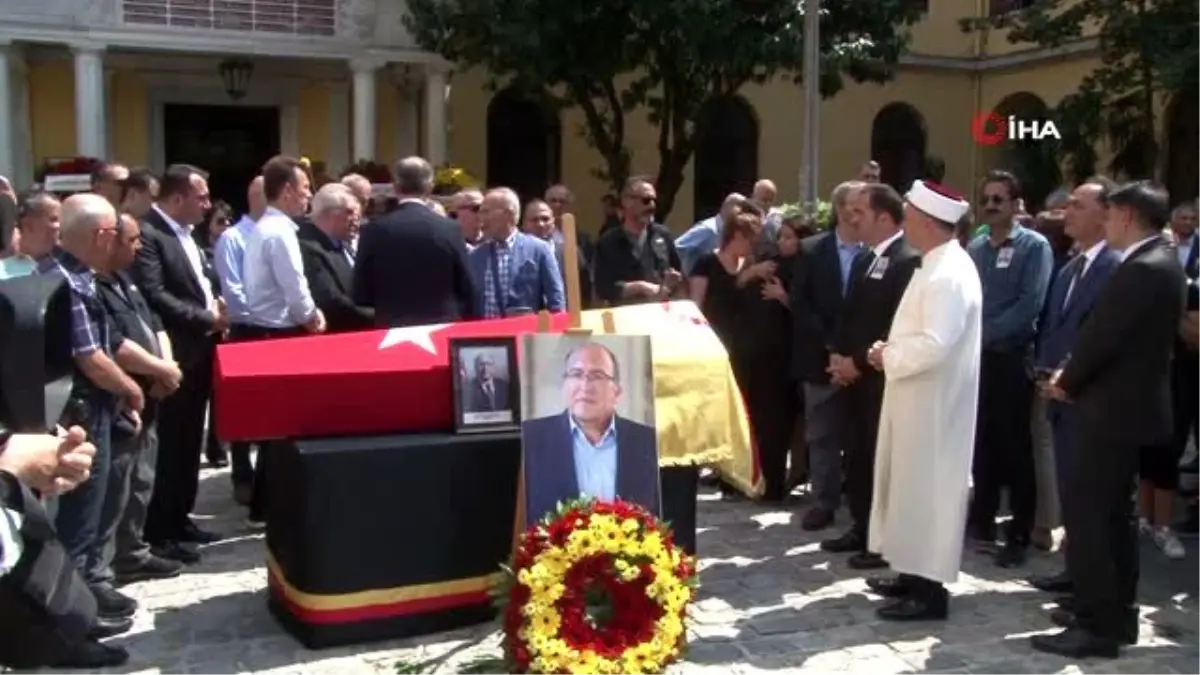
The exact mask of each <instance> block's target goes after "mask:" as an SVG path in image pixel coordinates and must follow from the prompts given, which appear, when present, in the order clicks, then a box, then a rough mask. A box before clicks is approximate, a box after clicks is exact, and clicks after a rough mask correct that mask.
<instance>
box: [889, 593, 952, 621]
mask: <svg viewBox="0 0 1200 675" xmlns="http://www.w3.org/2000/svg"><path fill="white" fill-rule="evenodd" d="M948 613H949V608H948V607H947V606H946V601H945V600H943V601H941V602H931V601H929V600H925V599H923V598H918V597H916V596H908V597H903V598H896V599H895V600H892V601H891V602H889V603H888V604H886V605H884V606H883V607H880V608H879V609H877V610H875V616H878V617H879V618H881V619H883V620H885V621H933V620H936V619H944V618H946V615H947V614H948Z"/></svg>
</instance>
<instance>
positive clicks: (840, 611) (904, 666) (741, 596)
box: [111, 470, 1200, 675]
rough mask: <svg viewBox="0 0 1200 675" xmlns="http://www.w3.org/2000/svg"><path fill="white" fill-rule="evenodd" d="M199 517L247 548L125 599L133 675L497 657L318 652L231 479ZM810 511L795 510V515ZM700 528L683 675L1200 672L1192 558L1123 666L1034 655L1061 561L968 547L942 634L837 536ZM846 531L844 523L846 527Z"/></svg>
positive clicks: (757, 511) (1178, 565) (734, 510)
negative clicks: (1044, 579) (281, 588)
mask: <svg viewBox="0 0 1200 675" xmlns="http://www.w3.org/2000/svg"><path fill="white" fill-rule="evenodd" d="M198 511H199V513H198V517H199V518H200V519H201V522H203V523H204V526H205V527H206V528H210V529H213V530H215V531H218V532H223V533H234V534H235V538H233V539H231V540H225V541H222V542H220V543H217V544H213V545H210V546H207V547H204V549H203V551H204V554H205V559H204V560H203V562H201V563H200V564H199V565H197V566H194V567H190V568H188V569H187V570H186V571H185V573H184V574H183V575H181V576H180V577H178V578H176V579H168V580H163V581H154V582H145V583H139V584H133V585H131V586H128V587H126V588H125V591H126V592H129V593H130V594H131V595H133V596H134V597H136V598H137V599H138V600H139V601H140V602H141V603H142V606H143V610H142V611H140V612H139V613H138V615H137V616H136V617H135V623H134V630H133V631H132V632H131V633H129V634H126V635H123V636H120V637H117V638H113V639H112V640H111V642H112V644H117V645H121V646H124V647H126V648H127V649H129V651H130V653H131V655H132V658H131V661H130V663H129V664H128V665H127V666H126V667H124V668H122V669H121V670H120V672H122V673H159V672H161V673H200V672H208V673H256V674H262V673H271V674H273V675H291V674H296V675H299V674H301V673H305V674H308V673H331V674H333V675H339V674H341V673H347V674H349V673H394V672H395V667H396V664H397V662H400V661H405V662H410V663H423V662H427V661H430V660H435V661H436V672H438V673H443V672H445V673H450V672H455V670H456V669H457V668H458V667H460V666H461V665H463V664H464V663H467V662H469V661H471V660H473V659H475V658H477V657H480V656H492V655H495V654H496V653H497V645H498V639H499V634H498V632H497V630H496V627H495V625H492V624H485V625H480V626H472V627H466V628H463V629H459V630H454V631H449V632H446V633H440V634H435V635H426V636H421V637H417V638H407V639H400V640H389V641H384V642H380V643H375V644H368V645H355V646H350V647H341V648H336V649H327V650H321V651H309V650H307V649H304V648H303V647H302V646H301V645H299V643H297V642H296V641H295V640H293V639H292V638H291V637H290V636H288V635H287V634H286V633H284V632H283V630H282V629H281V628H280V627H279V626H278V624H277V623H276V622H275V620H274V619H273V618H272V617H271V616H270V614H269V613H268V612H267V608H266V599H265V588H266V571H265V568H264V566H263V564H264V563H263V561H264V551H263V546H264V538H263V535H262V533H261V532H249V531H246V530H245V528H244V527H243V526H242V525H241V524H240V517H241V516H242V515H243V511H242V510H241V509H240V508H238V507H235V506H234V505H233V502H232V499H231V495H230V489H229V478H228V475H227V470H226V471H217V472H214V471H209V470H205V472H204V474H203V481H202V484H201V496H200V502H199V506H198ZM798 511H799V509H797V512H798ZM698 516H699V521H700V526H701V528H702V532H701V534H700V536H699V547H700V558H701V560H700V563H701V564H700V567H701V574H700V581H701V588H700V593H699V600H698V601H697V602H696V603H695V604H694V605H693V607H692V608H691V617H692V620H691V622H690V625H689V630H688V638H689V654H688V657H687V661H685V662H683V663H680V664H676V665H675V666H673V667H672V668H671V670H670V672H671V673H688V674H693V673H694V674H696V675H709V674H712V675H717V674H718V673H721V674H725V673H730V672H732V673H735V674H737V675H758V674H760V673H779V672H786V673H801V674H802V673H850V674H857V673H863V674H864V675H866V674H868V673H869V674H871V675H875V674H877V673H907V672H931V673H937V672H958V673H962V672H979V673H983V672H991V673H1024V672H1043V673H1056V672H1070V673H1076V672H1089V673H1093V672H1094V673H1136V672H1169V673H1196V672H1197V670H1198V668H1197V666H1198V665H1200V663H1198V661H1200V656H1198V647H1197V637H1196V633H1197V631H1196V625H1195V621H1196V620H1195V617H1196V615H1197V603H1196V597H1197V586H1198V585H1200V583H1198V582H1197V576H1198V575H1197V570H1196V555H1195V544H1194V543H1190V542H1189V543H1188V544H1187V546H1188V547H1189V551H1190V553H1189V558H1188V559H1187V560H1185V561H1182V562H1174V561H1165V560H1163V559H1162V556H1161V555H1160V554H1158V553H1156V551H1155V550H1154V549H1153V548H1152V547H1151V548H1144V549H1143V561H1144V564H1143V575H1142V579H1141V581H1142V588H1141V593H1140V597H1141V599H1142V601H1143V602H1144V603H1145V604H1144V607H1143V623H1142V641H1141V644H1140V645H1139V646H1138V647H1135V648H1132V649H1129V650H1126V656H1125V657H1124V658H1122V659H1118V660H1115V661H1089V662H1084V663H1079V664H1077V663H1072V662H1070V661H1069V660H1067V659H1061V658H1058V657H1053V656H1049V655H1044V654H1037V653H1035V652H1033V651H1032V650H1030V648H1029V646H1028V641H1027V639H1026V636H1027V635H1028V634H1030V633H1031V632H1038V631H1048V630H1050V629H1051V625H1050V622H1049V620H1048V617H1047V616H1046V615H1047V611H1046V610H1047V608H1048V606H1049V603H1050V601H1051V600H1052V598H1051V597H1050V596H1048V595H1046V594H1043V593H1038V592H1036V591H1034V590H1033V589H1031V588H1030V587H1029V586H1028V585H1027V584H1026V583H1024V582H1023V581H1022V579H1023V578H1024V577H1026V576H1029V575H1033V574H1050V573H1054V572H1055V571H1057V570H1058V569H1059V568H1060V567H1061V560H1060V559H1059V558H1058V557H1057V556H1049V555H1034V556H1031V558H1030V560H1029V563H1028V564H1027V565H1026V566H1025V568H1023V569H1021V570H1014V571H1008V570H1001V569H999V568H997V567H995V565H994V564H993V562H992V560H991V558H990V556H989V555H987V554H985V553H981V552H979V551H975V550H971V549H968V550H966V551H964V554H963V573H962V575H961V576H960V578H959V580H958V582H956V583H955V584H953V585H952V586H951V590H952V593H953V594H954V597H953V599H952V601H951V614H950V618H949V620H947V621H945V622H920V623H889V622H884V621H880V620H879V619H878V618H877V617H876V616H875V608H876V607H877V606H878V605H879V604H880V603H881V602H882V600H881V599H880V598H878V597H876V596H874V595H871V594H868V593H867V590H866V586H865V583H864V578H865V576H866V575H863V574H861V573H858V572H856V571H854V570H850V569H849V568H848V567H847V566H846V560H845V556H840V555H833V554H829V553H826V552H823V551H820V550H819V546H818V544H819V542H820V540H821V539H823V538H826V537H828V536H830V534H831V532H829V531H827V532H821V533H810V532H804V531H803V530H801V529H800V527H799V525H798V519H797V518H796V517H795V513H792V512H791V511H789V509H780V508H777V507H772V508H760V507H758V506H756V505H754V504H753V503H750V502H729V501H721V500H720V499H718V498H715V495H714V494H712V493H709V492H705V493H703V494H702V495H701V499H700V504H699V508H698ZM843 520H844V519H843Z"/></svg>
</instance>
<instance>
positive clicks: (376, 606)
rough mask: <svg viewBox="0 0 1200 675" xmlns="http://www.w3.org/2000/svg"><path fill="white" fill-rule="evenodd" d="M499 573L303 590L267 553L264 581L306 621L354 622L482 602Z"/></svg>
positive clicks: (277, 597)
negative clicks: (342, 589)
mask: <svg viewBox="0 0 1200 675" xmlns="http://www.w3.org/2000/svg"><path fill="white" fill-rule="evenodd" d="M498 574H499V573H496V574H487V575H484V576H479V577H468V578H466V579H454V580H452V581H439V582H435V583H430V584H415V585H412V586H398V587H396V588H380V589H372V590H367V591H357V592H354V593H336V594H316V593H305V592H304V591H301V590H298V589H296V588H295V587H293V586H292V585H291V584H290V583H288V580H287V579H286V578H285V577H284V575H283V571H282V570H281V569H280V568H279V564H278V563H277V562H275V558H274V556H272V555H271V554H270V553H269V552H268V553H267V585H268V588H269V589H270V593H271V595H273V596H274V597H275V598H276V599H278V600H279V601H280V602H281V603H282V604H283V606H284V608H286V609H287V611H288V613H289V614H291V615H292V616H294V617H295V618H296V619H298V620H300V621H302V622H304V623H308V624H339V623H358V622H362V621H374V620H379V619H390V618H394V617H400V616H410V615H414V614H424V613H426V612H437V611H441V610H445V609H453V608H456V607H468V606H471V605H485V604H488V603H490V602H491V601H492V598H491V595H490V593H489V591H490V589H491V588H492V585H493V584H494V583H495V582H496V579H497V577H498Z"/></svg>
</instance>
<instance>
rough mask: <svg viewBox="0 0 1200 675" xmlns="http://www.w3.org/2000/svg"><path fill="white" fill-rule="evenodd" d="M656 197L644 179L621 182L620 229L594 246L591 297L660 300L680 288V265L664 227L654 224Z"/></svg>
mask: <svg viewBox="0 0 1200 675" xmlns="http://www.w3.org/2000/svg"><path fill="white" fill-rule="evenodd" d="M657 208H658V193H657V192H656V191H655V189H654V183H652V182H651V181H650V179H649V178H647V177H645V176H634V177H632V178H630V179H629V180H627V181H625V186H624V187H623V188H622V190H621V227H619V228H615V229H611V230H609V231H608V232H605V233H604V235H603V236H602V237H600V241H599V242H598V243H597V244H596V257H595V276H596V294H597V295H598V296H600V299H601V300H603V301H604V302H606V303H608V304H610V305H636V304H639V303H643V302H654V301H656V300H666V299H668V298H670V297H671V296H672V295H674V294H675V293H676V292H677V291H678V290H679V289H680V288H681V283H682V281H683V275H682V274H681V273H680V272H679V270H680V268H682V266H683V265H682V263H681V262H680V261H679V253H678V251H676V250H675V241H674V238H673V237H672V236H671V231H670V230H668V229H667V228H666V226H664V225H662V224H660V223H657V222H655V220H654V215H655V211H656V210H657Z"/></svg>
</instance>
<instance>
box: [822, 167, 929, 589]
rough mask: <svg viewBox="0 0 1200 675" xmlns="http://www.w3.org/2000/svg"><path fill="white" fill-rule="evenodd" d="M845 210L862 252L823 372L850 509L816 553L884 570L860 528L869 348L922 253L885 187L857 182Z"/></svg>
mask: <svg viewBox="0 0 1200 675" xmlns="http://www.w3.org/2000/svg"><path fill="white" fill-rule="evenodd" d="M846 207H847V209H848V210H849V213H850V217H851V220H852V222H853V223H854V228H855V231H856V232H857V233H858V235H859V237H860V238H861V240H862V243H863V244H864V245H865V246H867V247H869V248H868V249H867V251H866V252H865V253H864V254H863V255H860V256H858V258H857V259H856V260H855V262H854V267H853V269H852V270H851V272H850V275H851V284H850V290H849V293H848V295H847V296H846V302H845V303H844V304H843V306H842V315H841V318H840V319H839V321H838V326H837V329H836V332H835V333H834V339H833V349H831V351H832V352H833V353H832V354H831V355H830V357H829V367H828V368H827V371H828V372H829V375H830V377H831V378H832V383H833V384H834V385H835V386H838V387H841V388H842V394H841V395H842V396H843V398H844V401H843V406H842V410H841V413H842V415H841V425H840V430H841V439H842V443H843V447H844V449H845V465H844V467H843V468H844V471H845V474H846V481H845V484H846V499H847V501H848V502H849V503H850V517H851V518H852V519H853V521H854V522H853V523H852V524H851V526H850V529H849V530H847V531H846V533H845V534H843V535H842V536H840V537H837V538H836V539H827V540H825V541H823V542H821V549H822V550H825V551H832V552H834V553H843V552H844V553H854V555H853V556H852V557H851V558H850V560H849V565H850V567H852V568H854V569H876V568H880V567H884V566H886V565H887V563H886V562H884V560H883V558H882V557H880V556H879V554H877V553H872V552H870V551H868V550H867V540H868V532H867V526H868V524H869V523H870V518H871V498H872V495H873V492H874V487H875V440H876V436H877V435H878V432H879V414H880V411H881V410H882V409H883V385H884V376H883V373H882V372H880V371H879V370H877V369H875V368H874V367H872V366H871V365H870V364H869V363H868V362H867V352H869V351H870V350H871V347H872V345H874V344H875V343H876V342H879V341H884V340H887V335H888V331H889V330H890V329H891V327H892V317H893V316H894V315H895V314H896V308H897V307H898V306H899V305H900V298H901V297H903V296H904V289H906V288H907V287H908V281H909V279H911V278H912V275H913V271H915V270H916V269H917V267H919V266H920V264H921V254H920V253H918V252H917V250H916V249H914V248H912V247H911V246H909V245H908V242H906V241H905V239H904V230H902V229H900V223H901V222H903V220H904V201H903V199H901V197H900V195H899V194H898V193H897V192H896V191H895V190H894V189H893V188H892V186H890V185H887V184H886V183H869V184H864V185H863V186H862V187H861V188H859V189H857V190H855V191H854V192H852V193H851V194H850V196H849V197H848V198H847V200H846Z"/></svg>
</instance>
